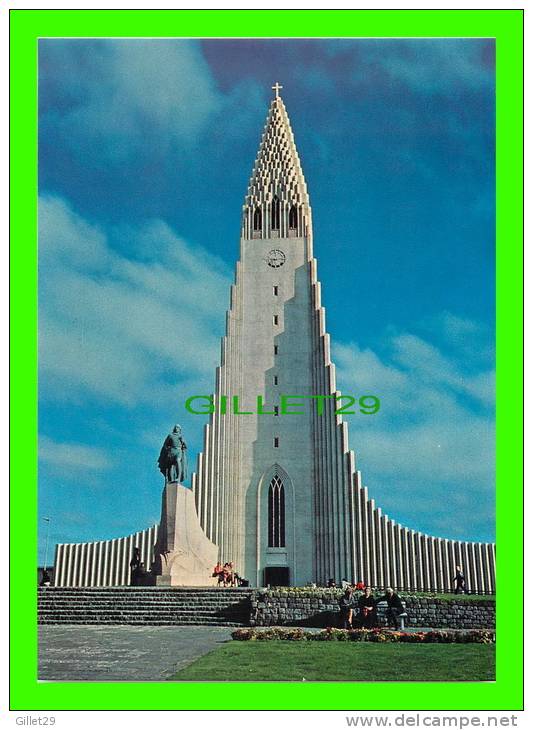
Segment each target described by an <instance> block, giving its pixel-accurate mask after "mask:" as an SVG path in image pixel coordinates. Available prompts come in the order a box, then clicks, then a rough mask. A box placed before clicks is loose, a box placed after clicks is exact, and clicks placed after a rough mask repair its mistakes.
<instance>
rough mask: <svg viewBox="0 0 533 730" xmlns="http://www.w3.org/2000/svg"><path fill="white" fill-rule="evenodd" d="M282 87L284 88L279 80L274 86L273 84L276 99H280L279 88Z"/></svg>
mask: <svg viewBox="0 0 533 730" xmlns="http://www.w3.org/2000/svg"><path fill="white" fill-rule="evenodd" d="M282 88H283V86H282V85H281V84H279V83H278V82H277V81H276V83H275V84H274V86H272V91H274V93H275V94H276V99H279V90H280V89H282Z"/></svg>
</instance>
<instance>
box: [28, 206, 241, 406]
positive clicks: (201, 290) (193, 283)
mask: <svg viewBox="0 0 533 730" xmlns="http://www.w3.org/2000/svg"><path fill="white" fill-rule="evenodd" d="M39 229H40V231H39V232H40V239H39V240H40V315H39V336H40V348H39V354H40V375H41V395H42V396H43V397H45V398H46V397H52V398H55V399H59V400H70V401H73V402H77V401H79V399H80V398H81V397H83V395H84V394H87V393H90V394H92V395H96V396H99V397H103V398H105V399H110V400H111V401H114V402H117V403H120V404H122V405H128V406H134V405H136V404H139V403H142V402H148V401H152V400H153V399H154V398H157V399H160V400H164V399H165V398H174V399H176V398H177V385H178V383H177V382H176V378H178V382H180V381H181V382H186V381H188V380H191V379H192V380H193V381H198V380H200V381H202V380H205V379H206V378H207V376H209V379H210V380H212V379H213V372H214V367H215V366H216V364H217V360H218V355H219V351H220V335H221V334H222V333H223V326H224V310H225V308H226V306H227V304H228V301H229V283H230V272H229V270H228V269H227V267H226V266H225V265H224V264H223V263H222V262H221V261H220V260H219V259H218V258H217V257H215V256H212V255H211V254H208V253H207V252H206V251H204V250H202V249H201V247H197V249H195V250H194V252H193V250H192V249H191V247H190V246H189V245H188V244H187V243H186V242H185V241H183V240H182V239H181V238H179V237H178V236H176V235H175V234H174V233H173V232H172V231H171V230H170V229H169V228H168V226H166V225H165V224H164V223H162V222H161V221H153V222H151V223H148V224H146V225H145V226H143V228H142V230H138V231H131V232H130V235H131V237H132V241H133V243H134V245H135V250H136V253H137V254H138V255H139V259H130V258H126V257H125V256H122V255H120V254H118V253H117V252H115V251H113V250H112V249H111V247H110V246H109V243H108V242H107V240H106V237H105V235H104V234H103V232H102V231H100V230H99V229H98V228H96V227H94V226H91V225H90V224H88V223H87V222H86V221H84V220H83V219H82V218H80V216H78V215H76V213H74V212H73V211H72V210H71V209H70V207H69V206H68V204H67V203H66V202H65V201H63V200H60V199H57V198H51V197H44V198H41V200H40V208H39ZM154 248H157V257H158V258H159V259H160V260H161V261H165V265H162V264H161V263H157V262H155V261H154V260H153V253H152V252H153V249H154ZM143 251H144V252H148V253H147V255H145V256H144V257H143V256H142V252H143ZM141 259H144V260H141Z"/></svg>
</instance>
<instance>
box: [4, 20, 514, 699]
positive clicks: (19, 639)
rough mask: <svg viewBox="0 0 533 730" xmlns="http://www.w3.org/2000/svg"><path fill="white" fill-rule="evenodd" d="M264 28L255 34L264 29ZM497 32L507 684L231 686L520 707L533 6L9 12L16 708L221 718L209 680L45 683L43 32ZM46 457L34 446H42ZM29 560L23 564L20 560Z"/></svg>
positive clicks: (279, 693)
mask: <svg viewBox="0 0 533 730" xmlns="http://www.w3.org/2000/svg"><path fill="white" fill-rule="evenodd" d="M258 29H261V30H262V32H261V33H260V34H258V32H257V30H258ZM64 36H69V37H87V36H96V37H98V36H100V37H106V36H114V37H125V36H129V37H135V36H144V37H157V36H165V37H168V36H177V37H179V36H188V37H224V36H232V37H249V36H254V37H258V36H261V37H276V36H277V37H298V36H314V37H325V36H331V37H357V36H360V37H361V36H366V37H372V36H374V37H391V36H396V37H422V36H423V37H453V36H456V37H457V36H459V37H478V38H479V37H493V38H495V39H496V58H497V62H496V89H497V93H496V98H497V104H496V119H497V164H496V169H497V182H496V192H497V216H496V228H497V251H496V264H497V277H496V280H497V316H496V333H497V338H496V340H497V348H496V352H497V417H496V424H497V469H496V474H497V545H498V572H499V575H500V576H505V583H506V585H512V586H513V602H515V608H514V609H513V620H512V621H510V620H508V619H505V620H498V621H497V629H498V643H497V654H496V656H497V660H496V666H497V679H496V681H495V682H487V683H478V682H467V683H456V682H449V683H434V682H431V683H424V684H423V685H421V686H420V685H419V684H417V683H410V682H398V683H388V684H387V687H386V690H385V688H384V687H383V686H381V684H380V683H350V682H335V683H331V682H329V683H328V682H319V683H276V689H275V692H272V691H269V692H265V687H264V683H249V684H248V683H247V684H246V685H245V686H242V685H239V684H237V683H227V684H224V685H223V686H224V687H225V688H226V690H227V691H228V692H229V696H230V697H231V698H232V700H231V707H229V706H226V709H232V710H315V709H320V710H346V708H350V707H351V708H354V707H357V709H358V710H455V711H457V710H519V709H521V708H522V702H523V684H522V651H523V637H522V627H523V623H522V615H521V608H522V605H523V604H522V600H521V599H522V588H523V571H522V557H523V551H522V527H523V519H522V506H523V501H522V484H523V482H522V479H523V471H522V454H523V441H522V409H523V401H522V342H523V340H522V335H523V330H522V314H523V310H522V296H523V291H522V289H523V280H522V261H523V256H522V251H523V244H522V234H523V229H522V212H523V198H522V180H523V178H522V160H523V158H522V125H523V116H522V92H523V86H522V72H523V62H522V53H523V11H522V10H11V11H10V39H11V45H10V62H11V117H10V121H11V155H12V157H11V208H10V213H11V239H12V244H11V281H12V288H11V395H12V408H11V434H12V440H11V463H12V478H11V484H12V492H11V520H12V523H11V524H12V532H11V709H13V710H41V711H42V710H194V709H196V710H217V711H218V710H220V703H219V702H218V700H217V699H216V697H215V693H214V692H213V691H212V687H211V685H205V684H203V683H186V684H181V683H167V684H165V685H164V688H163V687H161V691H160V692H159V691H154V687H153V686H152V687H150V683H114V682H109V683H83V682H72V683H70V682H69V683H64V682H63V683H56V682H41V683H40V682H38V681H37V630H36V629H37V626H36V590H35V585H36V581H35V562H34V557H33V556H35V555H36V532H37V531H36V524H37V466H36V459H34V460H32V461H31V462H30V463H29V464H28V463H27V451H28V442H29V439H28V433H30V434H31V436H30V441H32V442H33V443H34V444H35V447H36V446H37V294H36V293H37V256H36V254H37V215H36V195H37V144H36V140H37V40H38V38H39V37H64ZM36 451H37V449H36ZM21 556H25V557H24V559H21Z"/></svg>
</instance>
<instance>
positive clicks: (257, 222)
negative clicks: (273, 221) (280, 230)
mask: <svg viewBox="0 0 533 730" xmlns="http://www.w3.org/2000/svg"><path fill="white" fill-rule="evenodd" d="M262 227H263V216H262V215H261V208H256V209H255V210H254V231H260V230H261V228H262Z"/></svg>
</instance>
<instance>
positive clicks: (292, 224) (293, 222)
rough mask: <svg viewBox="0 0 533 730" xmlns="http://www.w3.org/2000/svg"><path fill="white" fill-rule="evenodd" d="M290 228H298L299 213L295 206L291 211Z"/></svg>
mask: <svg viewBox="0 0 533 730" xmlns="http://www.w3.org/2000/svg"><path fill="white" fill-rule="evenodd" d="M289 228H292V229H295V228H298V211H297V209H296V206H295V205H293V206H292V208H291V209H290V210H289Z"/></svg>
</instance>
